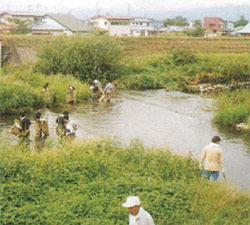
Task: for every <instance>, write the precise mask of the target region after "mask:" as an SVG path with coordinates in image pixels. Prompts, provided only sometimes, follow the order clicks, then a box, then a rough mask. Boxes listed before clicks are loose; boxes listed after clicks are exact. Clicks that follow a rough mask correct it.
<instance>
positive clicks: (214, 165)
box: [200, 136, 225, 181]
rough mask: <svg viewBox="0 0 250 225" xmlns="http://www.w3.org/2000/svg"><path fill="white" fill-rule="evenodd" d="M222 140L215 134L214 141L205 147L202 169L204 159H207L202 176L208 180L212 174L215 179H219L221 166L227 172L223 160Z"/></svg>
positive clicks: (201, 162) (201, 160)
mask: <svg viewBox="0 0 250 225" xmlns="http://www.w3.org/2000/svg"><path fill="white" fill-rule="evenodd" d="M220 142H221V139H220V137H219V136H214V137H213V138H212V142H211V143H210V144H209V145H207V146H206V147H205V148H204V149H203V153H202V156H201V159H200V169H202V168H203V161H204V160H206V162H205V167H204V171H203V174H202V177H204V178H206V179H208V180H209V179H210V177H211V176H212V178H213V180H214V181H217V180H218V177H219V170H220V167H221V168H222V173H224V172H225V169H224V166H223V160H222V150H221V148H220V147H219V144H220Z"/></svg>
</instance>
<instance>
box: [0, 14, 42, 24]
mask: <svg viewBox="0 0 250 225" xmlns="http://www.w3.org/2000/svg"><path fill="white" fill-rule="evenodd" d="M42 16H43V15H42V14H39V13H36V14H35V13H25V12H24V13H21V12H2V13H1V14H0V22H1V23H5V24H9V25H12V23H11V22H10V21H9V20H10V19H18V20H22V21H25V20H26V21H30V23H34V22H38V21H40V20H41V19H42Z"/></svg>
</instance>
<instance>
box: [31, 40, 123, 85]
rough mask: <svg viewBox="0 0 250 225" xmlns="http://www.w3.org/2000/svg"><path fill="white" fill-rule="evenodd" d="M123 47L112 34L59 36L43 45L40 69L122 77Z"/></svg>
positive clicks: (102, 77)
mask: <svg viewBox="0 0 250 225" xmlns="http://www.w3.org/2000/svg"><path fill="white" fill-rule="evenodd" d="M121 52H122V51H121V48H120V46H119V45H118V43H117V42H116V41H115V39H112V38H110V37H108V36H92V35H91V36H86V37H71V38H69V37H67V38H65V37H59V38H57V39H55V40H53V41H52V42H51V43H50V44H48V45H46V46H43V47H42V48H41V49H40V51H39V53H38V57H39V60H38V63H37V66H36V69H37V70H38V71H40V72H42V73H45V74H51V73H52V74H56V73H62V74H72V75H74V76H75V77H77V78H79V79H80V80H82V81H90V80H94V79H100V80H105V81H112V80H114V79H116V78H118V77H119V72H120V68H119V62H118V61H119V58H120V55H121Z"/></svg>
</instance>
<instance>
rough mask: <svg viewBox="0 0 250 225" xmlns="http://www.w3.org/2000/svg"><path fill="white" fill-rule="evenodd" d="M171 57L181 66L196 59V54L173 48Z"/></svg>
mask: <svg viewBox="0 0 250 225" xmlns="http://www.w3.org/2000/svg"><path fill="white" fill-rule="evenodd" d="M172 59H173V62H174V64H175V65H176V66H183V65H185V64H190V63H195V62H196V61H197V58H196V56H195V55H194V54H193V53H192V52H190V51H188V50H184V49H175V50H174V51H173V58H172Z"/></svg>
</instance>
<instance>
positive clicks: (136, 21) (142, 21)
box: [130, 17, 155, 36]
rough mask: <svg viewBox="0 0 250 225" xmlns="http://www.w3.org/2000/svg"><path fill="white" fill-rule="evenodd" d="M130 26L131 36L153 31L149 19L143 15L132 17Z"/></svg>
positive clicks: (143, 34) (146, 34)
mask: <svg viewBox="0 0 250 225" xmlns="http://www.w3.org/2000/svg"><path fill="white" fill-rule="evenodd" d="M130 26H131V27H130V29H131V35H132V36H148V35H149V33H150V32H153V31H155V28H154V27H152V26H151V20H150V19H147V18H145V17H132V18H131V22H130Z"/></svg>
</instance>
